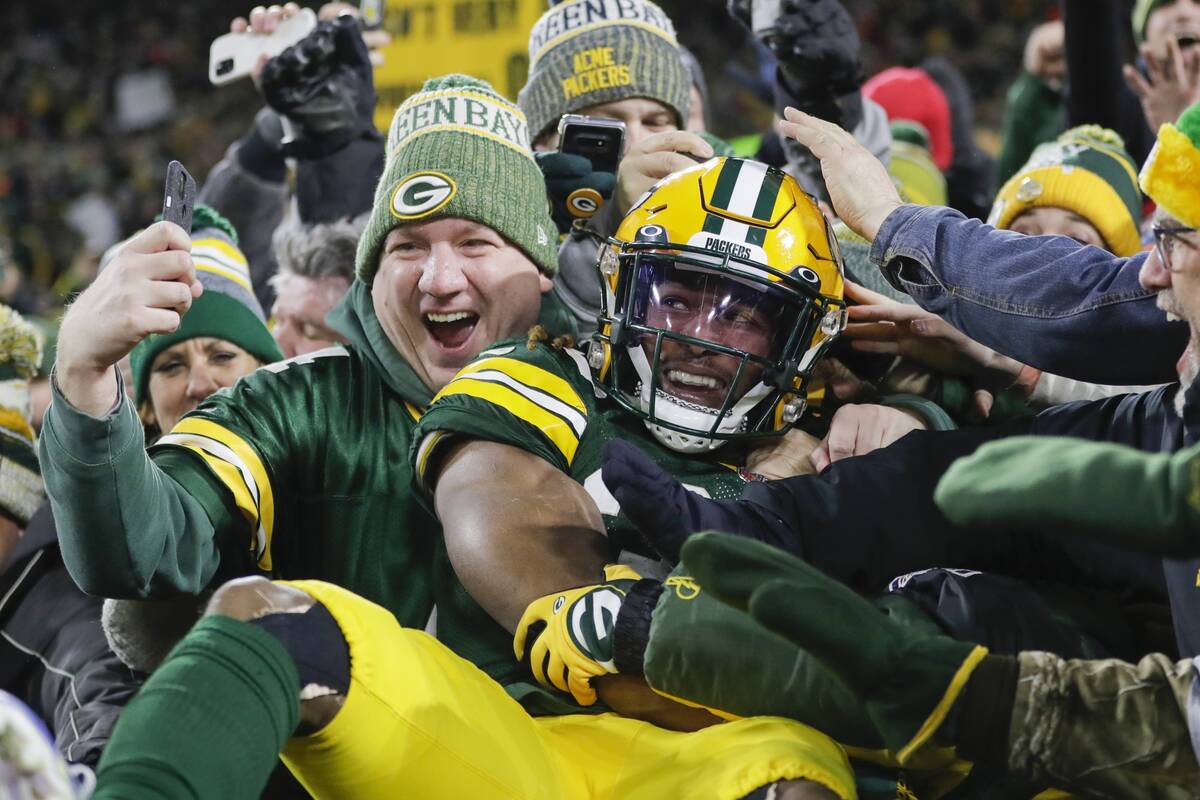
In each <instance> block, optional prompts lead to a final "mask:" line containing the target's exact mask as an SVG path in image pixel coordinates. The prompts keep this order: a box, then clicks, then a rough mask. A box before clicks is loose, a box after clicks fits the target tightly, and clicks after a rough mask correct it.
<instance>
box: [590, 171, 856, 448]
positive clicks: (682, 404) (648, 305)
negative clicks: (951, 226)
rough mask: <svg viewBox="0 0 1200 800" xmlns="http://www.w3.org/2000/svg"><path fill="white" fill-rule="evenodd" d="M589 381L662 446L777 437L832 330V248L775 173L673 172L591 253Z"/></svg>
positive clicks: (826, 230)
mask: <svg viewBox="0 0 1200 800" xmlns="http://www.w3.org/2000/svg"><path fill="white" fill-rule="evenodd" d="M600 270H601V273H602V274H603V275H604V278H605V280H604V291H605V307H606V310H607V313H605V314H602V315H601V317H600V332H599V333H598V334H597V336H596V338H595V340H594V341H593V344H592V349H591V351H590V353H589V363H590V364H591V366H592V368H593V369H595V370H596V372H597V377H598V378H599V379H600V381H601V383H603V385H604V386H605V388H606V389H607V390H608V391H609V392H610V394H611V396H612V397H613V399H614V400H616V401H617V403H619V404H620V405H621V406H622V407H623V408H625V409H626V410H627V411H629V412H631V413H633V414H635V415H637V416H639V417H642V418H643V419H645V421H646V424H647V426H648V427H649V429H650V431H651V432H652V433H653V434H654V437H655V438H656V439H658V441H659V442H661V443H662V444H663V445H665V446H666V447H669V448H670V449H672V450H674V451H676V452H680V453H689V454H690V453H703V452H707V451H710V450H715V449H716V448H718V447H721V446H722V445H723V444H725V443H726V442H728V441H730V440H733V439H743V440H744V439H748V438H754V437H761V436H770V435H775V434H778V433H780V432H782V431H784V430H785V429H786V428H787V427H789V426H790V425H791V424H792V423H794V422H796V420H798V419H799V418H800V415H801V414H802V413H803V411H804V408H805V405H806V402H807V397H806V393H807V390H808V386H809V381H810V379H811V376H812V371H813V367H814V366H815V365H816V363H817V362H818V361H819V359H820V357H821V355H822V354H823V353H824V352H825V351H826V350H827V349H828V347H829V345H830V344H831V343H832V342H833V341H834V339H835V338H836V336H837V335H838V334H839V333H840V332H841V330H842V329H843V328H844V327H845V322H846V314H845V301H844V300H843V299H842V291H843V282H844V275H843V270H842V261H841V254H840V252H839V251H838V246H837V239H836V238H835V237H834V235H833V233H832V231H831V230H830V226H829V223H828V221H827V220H826V219H825V217H824V216H823V215H822V214H821V212H820V210H819V209H818V208H817V207H816V204H815V203H814V202H813V200H812V198H811V197H809V196H808V195H807V194H805V193H804V192H803V191H802V190H801V189H800V187H799V185H798V184H797V183H796V182H795V181H794V180H792V179H790V178H788V177H787V176H786V175H785V174H784V173H783V172H781V171H779V170H776V169H773V168H770V167H768V166H766V165H765V164H762V163H759V162H756V161H747V160H743V159H737V158H721V159H715V160H714V161H711V162H708V163H707V164H705V165H702V166H697V167H694V168H692V169H689V170H685V171H683V172H680V173H676V174H675V175H673V176H671V177H670V178H668V179H667V180H665V181H663V182H662V183H660V184H659V185H658V186H656V187H655V188H654V189H653V190H652V191H651V192H648V193H647V194H646V196H645V197H643V198H642V199H641V201H639V202H638V204H637V205H636V207H635V208H634V209H633V210H632V211H631V212H630V213H629V214H628V215H627V216H626V217H625V220H624V221H623V222H622V223H621V225H620V227H619V228H618V230H617V234H616V236H615V237H614V238H613V239H611V240H610V242H609V244H608V245H607V246H606V247H605V248H604V249H603V251H602V254H601V259H600Z"/></svg>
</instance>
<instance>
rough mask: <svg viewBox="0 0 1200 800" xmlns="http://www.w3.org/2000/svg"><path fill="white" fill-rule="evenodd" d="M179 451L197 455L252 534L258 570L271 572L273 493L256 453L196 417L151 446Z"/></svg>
mask: <svg viewBox="0 0 1200 800" xmlns="http://www.w3.org/2000/svg"><path fill="white" fill-rule="evenodd" d="M159 445H165V446H174V447H182V448H184V449H186V450H190V451H191V452H193V453H195V454H196V455H198V456H199V457H200V458H201V459H202V460H203V461H204V463H205V464H206V465H207V466H208V467H209V469H210V470H212V472H213V474H214V475H215V476H216V477H217V479H218V480H219V481H220V482H221V483H222V484H223V485H224V486H225V487H226V488H227V489H228V490H229V492H230V494H231V495H233V499H234V502H235V503H236V504H237V507H238V510H239V511H240V512H241V513H242V516H243V517H245V518H246V521H247V522H248V523H250V528H251V530H253V531H254V540H255V541H254V551H255V556H256V558H257V560H258V566H259V567H260V568H262V569H263V570H268V571H269V570H270V569H271V538H272V535H273V534H274V528H275V493H274V491H273V490H272V488H271V479H270V477H269V476H268V474H267V470H266V468H265V467H264V466H263V462H262V459H260V458H259V456H258V453H257V452H255V450H254V448H253V447H251V446H250V444H249V443H247V442H246V441H245V440H244V439H242V438H241V437H240V436H238V435H237V434H236V433H234V432H233V431H231V430H229V429H228V428H226V427H225V426H223V425H221V424H219V423H216V422H213V421H212V420H208V419H203V418H200V417H185V418H184V419H182V420H180V421H179V424H177V425H176V426H175V428H174V429H172V431H171V432H170V433H168V434H167V435H165V436H163V437H162V438H161V439H159V440H158V442H156V443H155V446H159Z"/></svg>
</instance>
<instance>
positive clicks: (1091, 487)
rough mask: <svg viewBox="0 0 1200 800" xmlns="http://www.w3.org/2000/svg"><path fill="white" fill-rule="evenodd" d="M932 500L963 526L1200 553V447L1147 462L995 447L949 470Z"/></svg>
mask: <svg viewBox="0 0 1200 800" xmlns="http://www.w3.org/2000/svg"><path fill="white" fill-rule="evenodd" d="M934 500H935V501H936V502H937V504H938V506H939V507H940V508H941V509H942V511H943V512H945V514H946V516H947V517H948V518H949V519H950V520H951V521H953V522H956V523H958V524H960V525H972V524H974V525H998V524H1000V525H1013V526H1019V527H1027V528H1036V529H1038V530H1045V531H1058V530H1063V531H1067V532H1071V533H1079V534H1083V535H1088V536H1093V537H1095V538H1097V539H1101V540H1103V541H1106V542H1110V543H1112V544H1116V545H1119V546H1121V547H1129V548H1134V549H1138V550H1144V551H1147V552H1150V553H1153V554H1155V555H1161V556H1167V557H1174V558H1181V557H1185V556H1195V555H1197V554H1200V535H1197V533H1196V531H1197V530H1200V445H1193V446H1191V447H1189V448H1186V449H1184V450H1180V451H1178V452H1177V453H1174V454H1168V453H1159V454H1147V453H1143V452H1141V451H1139V450H1135V449H1134V448H1132V447H1126V446H1125V445H1119V444H1111V443H1108V442H1089V441H1085V440H1081V439H1073V438H1069V437H1060V436H1014V437H1012V438H1010V439H1004V440H1002V441H998V442H990V443H988V444H986V445H984V446H983V447H981V448H979V450H977V451H976V452H975V453H974V454H972V455H970V456H968V457H966V458H960V459H959V460H958V461H956V462H954V464H953V465H951V467H950V469H949V470H947V471H946V474H945V475H943V476H942V479H941V481H939V482H938V487H937V491H936V492H935V493H934Z"/></svg>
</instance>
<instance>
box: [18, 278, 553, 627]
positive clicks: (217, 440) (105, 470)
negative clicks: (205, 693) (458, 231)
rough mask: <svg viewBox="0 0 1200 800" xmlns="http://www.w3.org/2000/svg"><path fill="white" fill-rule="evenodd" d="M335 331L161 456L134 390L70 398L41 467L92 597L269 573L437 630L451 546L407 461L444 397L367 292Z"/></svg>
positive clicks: (48, 433) (70, 562) (250, 380)
mask: <svg viewBox="0 0 1200 800" xmlns="http://www.w3.org/2000/svg"><path fill="white" fill-rule="evenodd" d="M547 305H548V306H549V308H548V309H547V314H551V315H552V314H555V310H554V306H553V304H552V303H548V304H547ZM330 321H331V322H332V323H333V324H334V326H335V328H336V329H337V330H338V331H339V332H341V333H342V334H343V335H344V336H346V338H347V339H348V340H349V342H350V344H349V346H348V347H334V348H329V349H327V350H324V351H320V352H318V353H312V354H309V355H305V356H301V357H298V358H295V359H291V360H289V361H284V362H280V363H277V364H271V365H268V366H266V367H263V368H262V369H259V370H257V371H255V372H254V373H252V374H250V375H247V376H246V377H244V378H242V379H241V380H240V381H238V383H237V384H236V385H235V386H233V387H231V388H229V389H226V390H222V391H220V392H217V393H216V394H214V395H212V396H211V397H209V398H207V399H206V400H205V401H204V402H203V403H201V405H200V407H199V408H197V409H196V410H195V411H193V412H192V413H190V414H188V415H187V416H186V417H185V418H184V419H183V420H182V421H181V422H180V423H179V425H178V426H176V428H175V430H173V431H172V432H170V433H168V434H167V435H166V436H163V437H162V438H161V439H160V440H159V441H158V442H156V443H155V444H154V446H153V447H151V448H150V449H149V451H147V450H146V449H145V446H144V445H145V443H144V438H143V431H142V425H141V422H140V421H139V419H138V416H137V413H136V411H135V410H134V408H133V405H132V404H131V403H130V402H129V400H128V399H127V398H126V397H125V395H124V393H123V392H122V393H121V395H120V400H119V402H117V403H116V405H115V406H114V408H113V410H112V411H111V412H109V413H108V414H107V415H105V416H103V417H99V418H97V417H91V416H89V415H87V414H83V413H81V412H79V411H78V410H76V409H74V408H73V407H72V406H71V405H70V404H69V403H68V402H67V401H66V400H65V399H64V398H63V397H62V395H61V394H59V392H58V390H57V387H55V389H54V394H55V400H54V403H53V405H52V408H51V409H50V410H49V411H48V412H47V414H46V419H45V423H44V428H43V435H42V437H41V443H40V459H41V462H42V465H43V468H44V470H45V480H46V487H47V493H48V495H49V496H50V499H51V504H52V506H53V510H54V516H55V520H56V522H57V525H58V531H59V539H60V542H61V546H62V553H63V558H64V560H65V562H66V564H67V567H68V569H69V570H70V572H71V575H72V576H73V577H74V579H75V580H76V582H77V583H78V584H79V585H80V587H82V588H83V589H84V590H85V591H87V592H89V593H92V594H98V595H102V596H106V597H131V598H145V597H155V596H160V597H161V596H170V595H173V594H179V593H188V594H196V593H198V592H200V591H202V590H203V589H205V588H206V587H208V586H210V585H212V584H214V583H219V582H220V581H223V580H226V579H228V578H230V577H234V576H237V575H245V574H248V573H254V572H259V573H265V574H267V575H269V576H271V577H276V578H317V579H321V580H325V581H329V582H332V583H336V584H338V585H340V586H343V587H346V588H348V589H350V590H352V591H354V592H357V593H358V594H361V595H362V596H364V597H366V598H367V599H369V600H372V601H374V602H376V603H379V604H380V605H383V606H384V607H386V608H388V609H389V610H390V611H392V612H393V613H394V614H395V615H396V617H397V618H398V619H399V620H400V622H401V623H402V624H404V625H409V626H415V627H424V625H425V623H426V621H427V619H428V617H429V614H430V612H431V610H432V607H433V602H434V599H433V592H432V589H431V579H430V564H431V563H432V562H431V560H432V559H435V558H437V557H438V552H439V550H442V549H444V548H442V547H441V544H440V541H441V536H440V528H439V526H438V524H437V521H436V520H434V519H433V518H432V517H431V516H430V515H429V514H428V513H427V512H426V511H425V510H423V509H422V508H421V506H420V505H419V504H418V503H417V502H416V501H415V500H414V499H413V495H412V491H411V488H410V487H411V478H410V470H409V459H408V451H409V447H410V445H411V436H412V432H413V429H414V427H415V425H416V421H417V419H418V418H419V417H420V414H421V410H422V409H423V408H424V406H425V405H426V404H427V403H428V401H429V400H430V399H431V396H432V393H431V391H430V390H429V388H428V387H426V386H425V385H424V384H423V383H422V382H421V381H420V379H419V378H417V376H416V373H415V372H414V371H413V370H412V368H411V367H409V365H408V364H407V363H406V362H405V361H404V360H403V359H401V358H400V355H399V354H398V353H397V352H396V350H395V348H394V347H393V346H392V344H391V343H390V341H388V339H387V337H386V335H385V334H384V333H383V330H382V328H381V327H380V325H379V321H378V320H377V319H376V317H375V312H374V308H373V306H372V303H371V296H370V289H369V287H367V286H366V285H365V284H362V283H359V282H356V283H355V284H354V286H353V287H352V289H351V291H350V292H349V293H348V294H347V296H346V298H345V299H344V300H343V302H342V304H341V305H339V306H338V308H336V309H334V311H333V312H331V314H330ZM443 557H444V554H443Z"/></svg>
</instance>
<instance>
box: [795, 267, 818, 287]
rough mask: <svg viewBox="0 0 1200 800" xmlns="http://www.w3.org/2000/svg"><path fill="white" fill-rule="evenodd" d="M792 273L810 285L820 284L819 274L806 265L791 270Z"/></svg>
mask: <svg viewBox="0 0 1200 800" xmlns="http://www.w3.org/2000/svg"><path fill="white" fill-rule="evenodd" d="M792 274H793V275H795V276H796V277H797V278H799V279H800V280H802V281H804V282H805V283H807V284H808V285H810V286H817V287H819V286H820V285H821V276H820V275H818V274H817V273H816V272H814V271H813V270H811V269H809V268H808V267H804V266H800V267H796V268H795V269H794V270H792Z"/></svg>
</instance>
